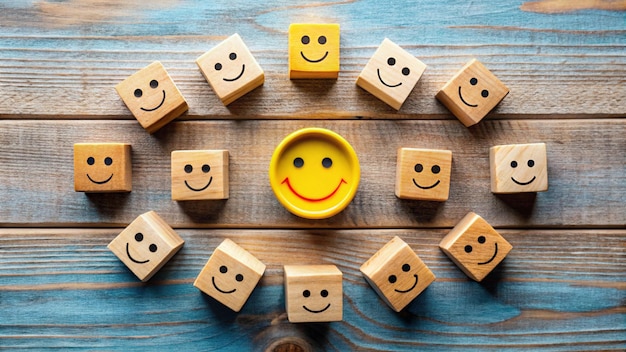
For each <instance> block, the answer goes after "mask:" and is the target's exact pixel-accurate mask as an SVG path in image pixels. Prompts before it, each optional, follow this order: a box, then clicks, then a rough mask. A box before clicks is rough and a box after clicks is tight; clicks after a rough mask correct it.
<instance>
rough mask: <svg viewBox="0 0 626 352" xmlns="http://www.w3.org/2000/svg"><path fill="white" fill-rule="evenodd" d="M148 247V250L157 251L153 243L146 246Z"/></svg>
mask: <svg viewBox="0 0 626 352" xmlns="http://www.w3.org/2000/svg"><path fill="white" fill-rule="evenodd" d="M148 249H149V250H150V252H152V253H154V252H156V251H157V245H156V244H154V243H153V244H151V245H150V247H148Z"/></svg>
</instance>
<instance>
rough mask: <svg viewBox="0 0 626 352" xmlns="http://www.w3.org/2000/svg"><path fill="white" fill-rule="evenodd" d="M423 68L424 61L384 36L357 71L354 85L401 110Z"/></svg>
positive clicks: (424, 66)
mask: <svg viewBox="0 0 626 352" xmlns="http://www.w3.org/2000/svg"><path fill="white" fill-rule="evenodd" d="M424 70H426V64H424V63H423V62H421V61H420V60H419V59H418V58H416V57H415V56H413V55H411V54H410V53H409V52H407V51H406V50H404V49H402V48H401V47H400V46H399V45H397V44H395V43H394V42H392V41H391V40H389V39H387V38H385V39H384V40H383V42H382V44H380V46H379V47H378V49H377V50H376V52H375V53H374V55H373V56H372V58H371V59H370V60H369V61H368V62H367V65H365V68H363V71H361V73H360V74H359V77H358V78H357V80H356V84H357V85H358V86H359V87H361V88H363V89H365V90H366V91H368V92H370V93H371V94H373V95H374V96H375V97H377V98H378V99H380V100H382V101H384V102H385V103H387V104H388V105H390V106H391V107H392V108H394V109H396V110H400V107H402V104H404V101H405V100H406V98H408V96H409V94H410V93H411V91H412V90H413V88H414V87H415V85H416V84H417V81H419V79H420V77H422V74H423V73H424Z"/></svg>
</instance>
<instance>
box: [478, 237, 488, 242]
mask: <svg viewBox="0 0 626 352" xmlns="http://www.w3.org/2000/svg"><path fill="white" fill-rule="evenodd" d="M486 240H487V239H486V238H485V236H478V243H481V244H482V243H485V241H486Z"/></svg>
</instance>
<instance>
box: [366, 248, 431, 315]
mask: <svg viewBox="0 0 626 352" xmlns="http://www.w3.org/2000/svg"><path fill="white" fill-rule="evenodd" d="M361 273H363V276H365V279H366V280H367V282H368V283H369V284H370V285H371V286H372V287H373V288H374V290H375V291H376V293H378V295H379V296H380V297H381V298H382V299H383V300H384V301H385V303H387V304H388V305H389V306H390V307H391V308H392V309H393V310H395V311H396V312H399V311H401V310H402V309H403V308H404V307H406V306H407V305H408V304H409V303H411V301H413V299H415V297H417V296H418V295H419V294H420V293H422V291H424V290H425V289H426V288H427V287H428V285H430V284H431V283H432V282H433V281H435V275H434V274H433V273H432V271H430V269H429V268H428V267H427V266H426V264H424V262H423V261H422V260H421V259H420V257H418V256H417V254H415V252H414V251H413V250H412V249H411V248H410V247H409V245H408V244H406V242H404V241H403V240H402V239H400V237H398V236H396V237H394V238H393V239H392V240H391V241H389V242H387V244H385V245H384V246H383V247H382V248H381V249H380V250H378V252H376V253H375V254H374V255H373V256H372V257H371V258H370V259H368V260H367V261H366V262H365V263H364V264H363V265H361Z"/></svg>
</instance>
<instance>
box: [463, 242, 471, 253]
mask: <svg viewBox="0 0 626 352" xmlns="http://www.w3.org/2000/svg"><path fill="white" fill-rule="evenodd" d="M465 253H472V246H470V245H469V244H468V245H467V246H465Z"/></svg>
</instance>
